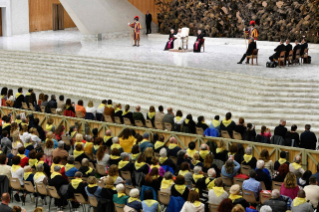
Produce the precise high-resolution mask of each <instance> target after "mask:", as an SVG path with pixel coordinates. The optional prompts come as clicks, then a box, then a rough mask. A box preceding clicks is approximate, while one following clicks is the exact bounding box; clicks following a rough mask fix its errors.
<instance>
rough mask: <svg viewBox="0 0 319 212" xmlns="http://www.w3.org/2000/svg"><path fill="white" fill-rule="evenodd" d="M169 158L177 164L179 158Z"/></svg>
mask: <svg viewBox="0 0 319 212" xmlns="http://www.w3.org/2000/svg"><path fill="white" fill-rule="evenodd" d="M169 158H170V159H171V160H172V161H173V162H174V163H175V164H177V157H174V156H169Z"/></svg>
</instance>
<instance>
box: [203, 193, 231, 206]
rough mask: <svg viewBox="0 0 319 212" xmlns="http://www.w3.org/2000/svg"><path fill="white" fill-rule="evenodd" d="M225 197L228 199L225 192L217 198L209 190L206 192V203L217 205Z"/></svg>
mask: <svg viewBox="0 0 319 212" xmlns="http://www.w3.org/2000/svg"><path fill="white" fill-rule="evenodd" d="M227 197H228V193H227V192H226V191H225V192H224V193H223V194H222V195H220V196H219V197H217V196H216V194H215V192H214V190H213V189H210V190H209V192H208V203H211V204H215V205H219V204H220V203H221V202H222V201H223V200H224V199H226V198H227Z"/></svg>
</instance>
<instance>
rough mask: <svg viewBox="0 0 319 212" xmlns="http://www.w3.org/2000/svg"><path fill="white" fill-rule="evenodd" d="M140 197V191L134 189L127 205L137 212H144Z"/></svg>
mask: <svg viewBox="0 0 319 212" xmlns="http://www.w3.org/2000/svg"><path fill="white" fill-rule="evenodd" d="M139 195H140V191H139V190H138V189H137V188H133V189H132V190H131V191H130V198H128V200H127V204H126V205H127V206H128V207H130V208H133V209H134V210H136V211H137V212H140V211H141V210H142V202H141V200H140V199H139V198H138V197H139ZM125 207H126V206H125Z"/></svg>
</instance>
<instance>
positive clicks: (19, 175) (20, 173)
mask: <svg viewBox="0 0 319 212" xmlns="http://www.w3.org/2000/svg"><path fill="white" fill-rule="evenodd" d="M11 175H12V178H18V179H19V181H20V185H23V175H24V170H23V168H22V167H20V168H18V170H17V171H16V172H13V171H12V168H11Z"/></svg>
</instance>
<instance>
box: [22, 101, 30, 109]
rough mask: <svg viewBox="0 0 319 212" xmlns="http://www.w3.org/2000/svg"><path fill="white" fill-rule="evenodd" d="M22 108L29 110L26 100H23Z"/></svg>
mask: <svg viewBox="0 0 319 212" xmlns="http://www.w3.org/2000/svg"><path fill="white" fill-rule="evenodd" d="M21 108H22V109H24V110H29V108H28V105H27V103H25V102H22V107H21Z"/></svg>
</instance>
